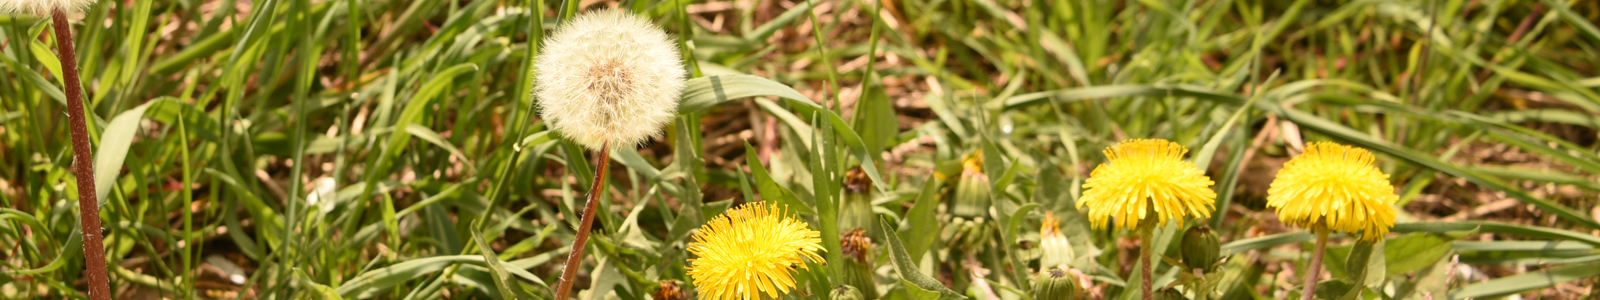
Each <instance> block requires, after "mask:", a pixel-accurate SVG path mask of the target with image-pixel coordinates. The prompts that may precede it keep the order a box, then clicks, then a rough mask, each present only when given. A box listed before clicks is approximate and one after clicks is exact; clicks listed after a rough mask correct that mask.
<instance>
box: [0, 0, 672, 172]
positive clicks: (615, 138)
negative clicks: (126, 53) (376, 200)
mask: <svg viewBox="0 0 1600 300" xmlns="http://www.w3.org/2000/svg"><path fill="white" fill-rule="evenodd" d="M0 1H5V0H0ZM542 50H543V52H541V53H539V57H538V58H537V60H536V61H537V62H536V63H535V65H536V66H537V67H538V69H539V72H538V74H537V75H535V77H534V79H535V80H536V81H537V83H538V85H537V86H536V87H535V89H534V93H535V94H536V95H538V96H539V117H540V118H543V119H544V120H545V121H546V122H547V123H548V124H549V125H550V129H552V130H555V131H556V132H557V133H560V134H561V135H562V136H566V137H567V138H569V139H572V140H573V141H575V142H577V143H578V144H580V145H583V146H584V147H587V148H589V149H591V150H599V149H600V148H601V147H602V145H606V144H607V143H609V144H610V145H611V146H612V147H623V146H627V147H633V146H636V145H638V144H640V143H643V142H644V141H645V140H646V139H648V138H650V137H651V136H654V135H656V134H657V133H660V131H661V127H663V126H665V125H667V123H669V122H671V121H672V118H673V115H674V114H676V113H677V110H678V98H679V97H680V96H681V94H682V92H683V87H684V75H683V73H684V72H683V60H682V59H681V58H680V57H679V55H678V47H677V46H676V45H675V44H674V43H673V42H672V38H671V37H669V36H667V34H666V33H665V32H663V31H661V29H660V28H657V27H656V26H655V25H653V24H651V23H650V21H649V20H646V19H645V18H642V17H639V16H636V15H634V14H632V13H629V12H626V11H622V10H600V11H594V12H589V13H585V14H583V15H579V16H577V17H576V18H574V19H573V20H572V21H571V22H567V23H566V24H563V25H561V27H560V28H557V29H556V31H555V33H554V34H552V35H550V37H548V38H546V39H545V40H544V46H543V49H542Z"/></svg>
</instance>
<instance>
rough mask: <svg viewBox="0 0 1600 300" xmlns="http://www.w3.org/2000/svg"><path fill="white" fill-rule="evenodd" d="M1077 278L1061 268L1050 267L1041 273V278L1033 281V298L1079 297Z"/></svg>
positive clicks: (1052, 299)
mask: <svg viewBox="0 0 1600 300" xmlns="http://www.w3.org/2000/svg"><path fill="white" fill-rule="evenodd" d="M1077 281H1078V280H1077V278H1075V276H1072V275H1071V274H1067V272H1066V271H1063V270H1061V269H1060V268H1050V270H1049V271H1046V272H1043V273H1039V280H1037V281H1034V283H1033V299H1036V300H1068V299H1077V297H1078V285H1077Z"/></svg>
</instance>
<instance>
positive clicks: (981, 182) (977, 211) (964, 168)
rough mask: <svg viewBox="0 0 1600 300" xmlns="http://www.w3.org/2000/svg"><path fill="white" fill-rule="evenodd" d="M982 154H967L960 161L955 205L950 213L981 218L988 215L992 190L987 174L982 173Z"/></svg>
mask: <svg viewBox="0 0 1600 300" xmlns="http://www.w3.org/2000/svg"><path fill="white" fill-rule="evenodd" d="M982 166H983V156H982V155H980V153H974V154H971V155H967V159H966V160H964V161H962V162H961V178H960V179H958V180H957V182H956V197H955V203H954V204H955V205H953V206H951V209H950V213H951V214H953V215H955V216H957V217H963V218H982V217H986V216H988V215H989V202H990V199H989V198H990V197H991V196H992V194H993V192H992V191H990V187H989V176H988V175H984V174H983V168H982Z"/></svg>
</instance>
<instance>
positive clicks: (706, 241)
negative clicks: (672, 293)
mask: <svg viewBox="0 0 1600 300" xmlns="http://www.w3.org/2000/svg"><path fill="white" fill-rule="evenodd" d="M817 251H826V250H823V249H822V233H820V232H817V231H815V230H811V229H810V228H807V227H806V224H805V223H803V222H800V221H799V220H795V219H791V218H788V217H784V216H783V211H782V209H781V208H779V207H778V206H777V205H772V206H770V207H769V206H768V205H766V204H762V203H752V204H746V205H743V206H740V207H738V208H735V209H733V210H729V211H728V212H726V213H723V214H722V215H721V216H717V218H716V219H712V220H711V221H710V222H707V223H706V225H705V226H701V227H700V232H698V233H695V235H694V243H691V244H690V245H689V253H693V254H694V255H695V256H696V257H699V258H693V259H689V263H690V264H691V265H690V266H689V276H690V277H691V278H693V279H694V284H695V286H697V287H698V288H699V290H700V295H701V296H702V297H704V298H702V299H708V300H730V299H746V300H748V299H757V298H759V297H760V293H766V294H767V295H768V296H771V297H773V298H777V297H778V296H779V295H781V294H786V293H789V289H790V288H793V287H794V286H795V281H794V274H791V273H790V272H791V271H794V267H795V266H800V267H801V268H806V264H805V261H804V260H802V259H810V260H811V261H815V262H822V261H823V259H822V256H819V255H817Z"/></svg>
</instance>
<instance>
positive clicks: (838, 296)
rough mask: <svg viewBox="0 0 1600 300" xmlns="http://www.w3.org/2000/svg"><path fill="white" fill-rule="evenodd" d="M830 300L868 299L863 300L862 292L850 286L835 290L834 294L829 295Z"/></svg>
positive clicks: (842, 286)
mask: <svg viewBox="0 0 1600 300" xmlns="http://www.w3.org/2000/svg"><path fill="white" fill-rule="evenodd" d="M828 299H833V300H863V299H866V298H863V297H862V296H861V291H859V290H856V288H855V287H853V286H849V285H841V286H839V287H836V288H833V292H831V293H828Z"/></svg>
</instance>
